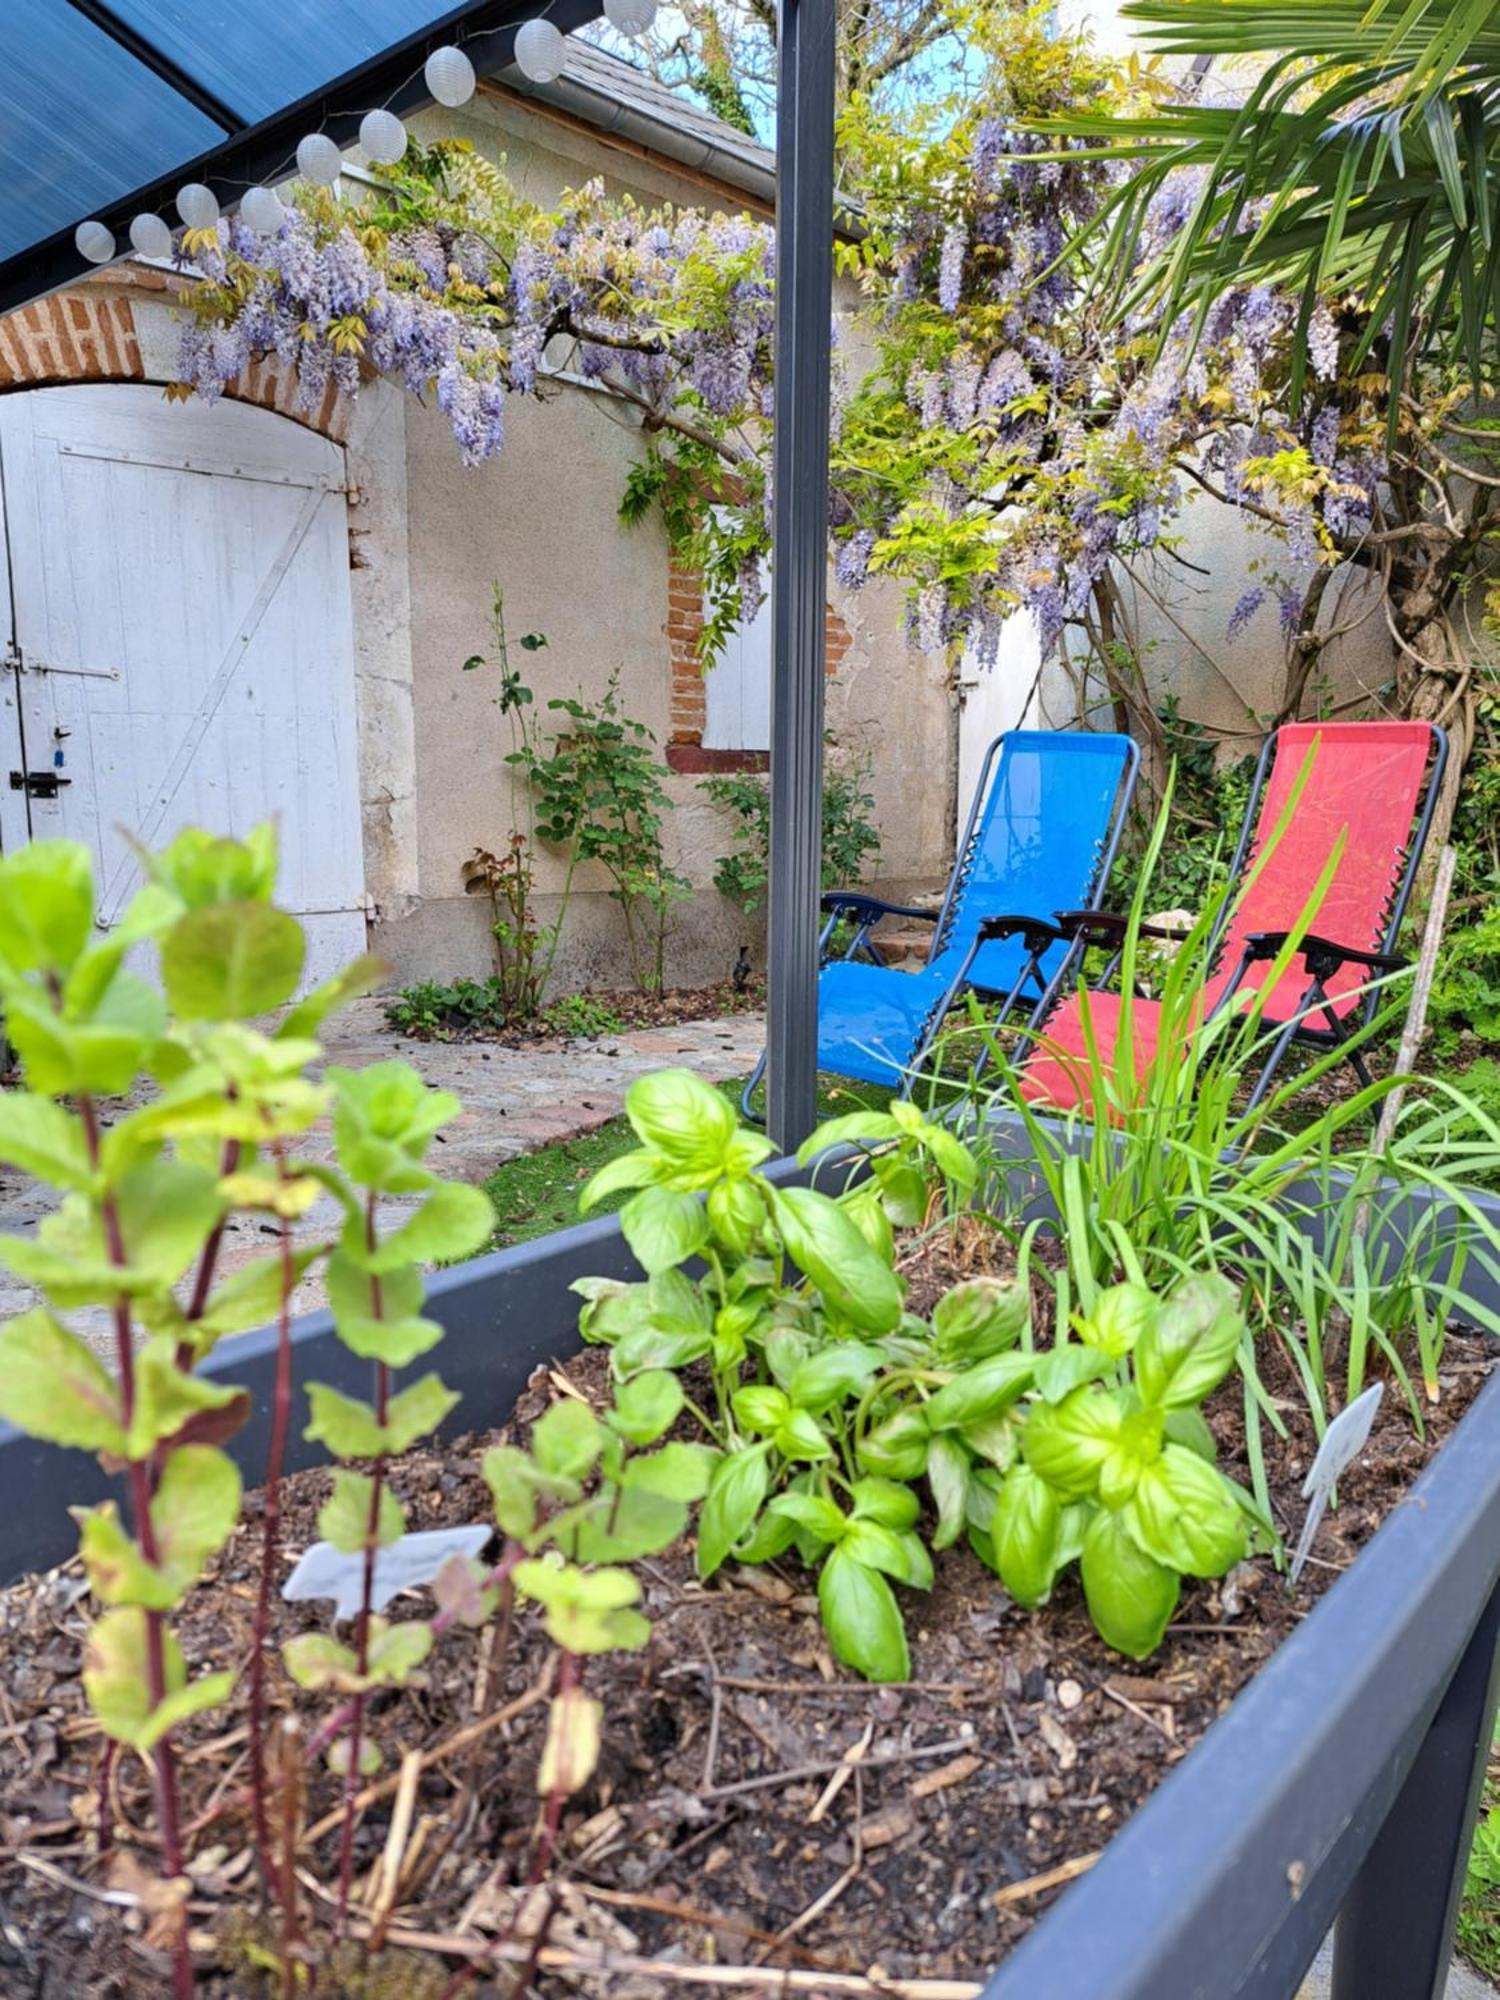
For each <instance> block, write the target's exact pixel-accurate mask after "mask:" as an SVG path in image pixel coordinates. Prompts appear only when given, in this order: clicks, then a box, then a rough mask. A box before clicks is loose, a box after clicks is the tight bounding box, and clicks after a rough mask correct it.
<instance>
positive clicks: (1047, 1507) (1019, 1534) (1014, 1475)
mask: <svg viewBox="0 0 1500 2000" xmlns="http://www.w3.org/2000/svg"><path fill="white" fill-rule="evenodd" d="M1061 1518H1062V1509H1061V1507H1060V1506H1059V1504H1058V1499H1057V1495H1056V1494H1055V1493H1054V1492H1053V1490H1052V1488H1051V1487H1050V1486H1049V1485H1048V1484H1047V1482H1046V1480H1045V1479H1042V1478H1041V1477H1039V1475H1038V1474H1037V1473H1035V1472H1033V1471H1032V1469H1031V1467H1030V1466H1029V1465H1018V1466H1016V1467H1014V1469H1013V1470H1012V1471H1011V1472H1009V1473H1008V1474H1007V1475H1006V1480H1005V1484H1004V1485H1003V1486H1002V1487H1001V1488H1000V1498H999V1500H998V1501H997V1502H996V1505H995V1518H994V1524H993V1528H992V1531H991V1533H992V1540H993V1544H994V1550H995V1567H996V1569H997V1570H998V1571H999V1572H1000V1580H1001V1582H1002V1583H1003V1584H1004V1585H1005V1588H1006V1589H1007V1590H1008V1591H1009V1592H1010V1594H1011V1596H1012V1597H1013V1598H1014V1599H1015V1600H1016V1602H1017V1604H1024V1605H1025V1607H1026V1609H1027V1610H1028V1611H1035V1609H1036V1608H1037V1606H1038V1605H1039V1604H1044V1603H1045V1602H1046V1600H1047V1596H1048V1593H1049V1592H1050V1591H1051V1589H1052V1583H1053V1579H1054V1578H1055V1577H1056V1575H1057V1541H1058V1531H1059V1526H1060V1523H1061Z"/></svg>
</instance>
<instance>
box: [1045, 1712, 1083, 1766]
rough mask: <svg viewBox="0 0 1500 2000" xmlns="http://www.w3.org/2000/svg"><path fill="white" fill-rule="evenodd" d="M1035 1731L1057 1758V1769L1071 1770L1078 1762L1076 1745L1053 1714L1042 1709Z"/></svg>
mask: <svg viewBox="0 0 1500 2000" xmlns="http://www.w3.org/2000/svg"><path fill="white" fill-rule="evenodd" d="M1036 1726H1037V1731H1038V1733H1039V1734H1040V1736H1041V1739H1042V1741H1043V1742H1044V1743H1045V1744H1046V1746H1047V1748H1048V1749H1049V1750H1050V1751H1051V1752H1052V1754H1053V1756H1054V1757H1055V1758H1056V1759H1057V1768H1058V1770H1059V1771H1071V1770H1072V1768H1073V1766H1074V1765H1075V1764H1076V1763H1077V1762H1078V1745H1077V1744H1076V1743H1075V1742H1074V1741H1073V1739H1072V1737H1071V1736H1070V1735H1069V1734H1068V1732H1067V1730H1066V1729H1064V1728H1063V1726H1062V1724H1061V1723H1060V1722H1059V1721H1058V1720H1057V1718H1056V1717H1055V1716H1052V1715H1049V1714H1048V1713H1047V1711H1046V1709H1043V1710H1042V1712H1041V1714H1040V1715H1039V1716H1038V1717H1037V1722H1036Z"/></svg>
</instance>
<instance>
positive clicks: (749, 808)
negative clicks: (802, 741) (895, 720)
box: [700, 737, 880, 916]
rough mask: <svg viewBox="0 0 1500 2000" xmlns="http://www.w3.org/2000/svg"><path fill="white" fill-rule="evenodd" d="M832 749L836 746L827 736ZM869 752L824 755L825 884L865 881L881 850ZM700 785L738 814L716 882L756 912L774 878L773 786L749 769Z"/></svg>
mask: <svg viewBox="0 0 1500 2000" xmlns="http://www.w3.org/2000/svg"><path fill="white" fill-rule="evenodd" d="M828 742H829V747H830V749H833V748H835V747H836V746H835V745H834V744H833V739H832V738H831V737H830V738H829V739H828ZM869 785H870V760H869V758H868V757H867V756H865V757H859V758H856V759H854V760H852V761H850V762H848V763H840V762H838V761H836V760H835V759H834V758H827V759H825V769H824V774H823V846H822V855H823V862H822V868H823V876H822V880H823V887H824V888H825V889H840V888H850V887H852V886H853V885H854V884H856V883H858V882H861V881H863V880H864V878H865V876H866V874H867V873H868V871H869V869H870V867H871V866H872V865H873V863H874V860H875V857H876V856H877V855H878V854H879V852H880V835H879V833H878V832H877V831H876V829H875V823H874V812H875V798H874V794H873V793H872V792H871V791H870V789H869ZM700 789H701V790H702V791H703V792H704V793H706V794H707V796H708V797H709V798H710V799H712V800H713V802H714V803H715V805H719V806H724V807H726V808H727V809H728V810H729V811H730V812H731V813H732V814H733V815H734V818H735V822H736V824H735V826H734V834H733V839H734V845H733V847H732V848H731V849H730V851H729V853H728V854H721V855H720V856H719V859H718V861H717V862H716V863H715V865H714V887H715V888H716V889H717V890H718V891H719V893H720V895H722V896H727V897H728V898H729V899H730V901H731V902H734V903H738V904H739V906H740V908H741V909H742V910H743V911H744V912H745V914H746V915H747V916H753V915H754V913H755V912H756V911H757V910H758V909H760V908H761V907H762V906H763V904H764V903H765V900H766V886H767V883H768V881H769V879H770V854H771V791H770V785H769V783H768V781H767V780H766V779H765V778H763V777H761V776H759V775H758V774H757V773H755V772H751V771H735V772H727V773H721V774H719V775H717V776H715V777H711V778H705V779H704V780H703V783H702V785H701V787H700Z"/></svg>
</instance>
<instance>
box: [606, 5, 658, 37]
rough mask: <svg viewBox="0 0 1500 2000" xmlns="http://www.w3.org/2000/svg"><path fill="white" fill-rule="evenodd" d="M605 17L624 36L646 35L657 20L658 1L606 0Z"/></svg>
mask: <svg viewBox="0 0 1500 2000" xmlns="http://www.w3.org/2000/svg"><path fill="white" fill-rule="evenodd" d="M604 17H605V19H606V20H607V21H608V22H609V25H610V26H611V27H612V28H616V29H618V30H619V32H620V33H621V34H622V35H644V34H646V33H647V32H648V31H649V29H650V28H651V26H652V23H653V22H654V21H655V19H656V0H604Z"/></svg>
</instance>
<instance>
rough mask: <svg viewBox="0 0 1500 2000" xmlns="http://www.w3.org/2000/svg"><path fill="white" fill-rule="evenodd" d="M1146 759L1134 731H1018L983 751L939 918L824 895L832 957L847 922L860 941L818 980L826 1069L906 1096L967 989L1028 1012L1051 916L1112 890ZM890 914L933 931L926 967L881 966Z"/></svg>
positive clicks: (1040, 978)
mask: <svg viewBox="0 0 1500 2000" xmlns="http://www.w3.org/2000/svg"><path fill="white" fill-rule="evenodd" d="M1139 764H1140V752H1139V751H1138V750H1137V748H1136V746H1135V744H1134V743H1133V742H1132V741H1131V739H1130V738H1129V737H1128V736H1121V735H1112V734H1099V735H1094V734H1091V733H1087V732H1083V731H1068V732H1064V731H1061V730H1050V729H1013V730H1011V731H1010V732H1009V733H1008V734H1006V735H1004V736H997V737H996V738H995V741H994V742H993V743H992V744H991V745H990V747H989V749H988V750H987V751H986V752H985V756H984V766H983V768H982V770H981V771H980V774H979V784H978V786H977V787H976V789H975V793H974V803H973V805H972V806H971V807H970V808H969V823H968V825H967V827H966V828H965V829H964V837H963V840H962V842H961V843H960V846H959V850H958V861H957V864H956V866H955V867H954V870H953V877H952V880H951V881H950V882H949V884H948V893H947V895H946V896H945V897H944V899H943V905H942V908H941V909H940V910H939V911H938V912H937V913H936V915H934V913H933V912H932V911H931V910H918V909H908V908H906V907H904V906H903V905H901V904H897V903H884V902H882V901H881V900H880V898H879V897H878V896H866V895H862V894H859V893H858V892H856V891H854V890H850V889H836V890H833V891H832V892H831V893H830V894H828V895H825V896H824V898H823V908H824V910H825V911H826V912H827V915H828V922H827V924H826V925H825V926H824V930H823V938H822V950H823V952H824V953H825V954H826V952H827V950H828V947H829V943H830V940H831V938H832V935H833V932H834V930H835V929H836V927H837V926H838V924H839V922H840V920H841V919H847V920H848V921H850V922H852V923H853V925H854V935H853V937H852V938H851V940H850V942H849V944H848V947H847V949H846V951H845V953H844V955H843V957H841V958H838V959H834V960H832V961H831V962H830V961H828V960H827V959H826V956H825V960H824V964H823V968H822V970H821V972H820V973H819V974H818V1067H819V1069H824V1070H830V1071H833V1072H834V1073H836V1074H837V1075H839V1076H849V1077H858V1078H860V1079H862V1080H863V1081H864V1082H866V1083H877V1084H883V1085H885V1086H886V1087H887V1088H892V1089H897V1090H900V1091H902V1092H903V1093H904V1092H906V1091H908V1090H909V1089H910V1088H911V1085H912V1083H913V1082H914V1081H915V1078H916V1075H917V1072H918V1071H919V1069H920V1067H921V1063H922V1058H923V1056H924V1055H925V1054H926V1052H927V1049H928V1046H929V1044H930V1043H931V1041H932V1039H933V1037H934V1035H936V1033H937V1032H938V1030H939V1028H940V1027H941V1026H942V1023H943V1017H944V1015H945V1014H946V1013H947V1011H948V1009H949V1008H950V1007H951V1006H952V1004H953V1002H954V1001H955V1000H956V999H957V997H958V995H959V994H960V993H961V992H962V991H963V990H964V988H965V987H972V988H973V989H974V991H975V992H977V993H980V994H982V995H984V996H985V997H987V998H991V999H998V1000H1000V1001H1001V1002H1002V1005H1001V1008H1000V1012H999V1015H998V1017H997V1021H1003V1020H1004V1019H1005V1018H1006V1016H1007V1015H1008V1014H1009V1013H1010V1012H1011V1010H1012V1009H1013V1008H1014V1007H1016V1006H1017V1005H1025V1006H1026V1008H1027V1011H1028V1013H1029V1012H1030V1011H1031V1009H1032V1008H1034V1006H1035V1005H1036V1003H1037V1001H1039V1000H1040V999H1041V997H1042V995H1043V994H1044V993H1045V992H1046V990H1047V987H1048V984H1049V982H1050V980H1051V978H1052V975H1053V974H1054V973H1055V972H1056V971H1057V969H1058V967H1059V966H1060V965H1061V963H1062V957H1063V951H1064V949H1065V947H1064V946H1062V945H1059V943H1058V942H1057V934H1056V932H1055V930H1054V929H1053V927H1052V918H1053V916H1054V914H1055V912H1056V911H1058V910H1060V909H1067V908H1069V907H1070V906H1071V905H1070V901H1069V899H1070V898H1071V897H1072V896H1073V895H1074V892H1075V891H1080V890H1083V889H1084V888H1085V887H1087V888H1089V889H1093V888H1095V887H1102V886H1103V884H1104V881H1105V879H1106V877H1107V876H1108V874H1109V870H1110V865H1111V863H1112V862H1113V860H1114V857H1115V849H1116V848H1117V847H1118V845H1119V841H1120V834H1121V832H1122V831H1123V828H1124V825H1125V815H1126V812H1127V810H1128V808H1129V805H1130V800H1131V796H1132V794H1133V793H1134V791H1135V780H1136V771H1137V768H1138V766H1139ZM884 917H913V918H917V919H919V920H921V921H923V922H925V923H930V924H933V925H934V932H933V940H932V945H931V948H930V950H929V951H928V955H927V963H926V964H925V965H924V966H922V967H921V968H920V970H918V971H916V972H900V971H897V970H896V969H895V968H894V967H892V966H888V965H884V964H882V963H881V961H880V959H879V958H878V957H877V955H876V952H875V948H874V946H873V944H872V943H871V942H870V932H871V930H872V929H873V927H874V926H875V925H876V924H878V923H879V922H880V921H881V919H882V918H884ZM1037 920H1040V923H1039V924H1038V921H1037ZM1028 989H1029V990H1028ZM764 1068H765V1057H764V1056H762V1057H761V1060H760V1062H759V1063H757V1064H756V1067H755V1074H754V1075H753V1076H752V1077H751V1079H750V1081H749V1083H748V1084H746V1086H745V1092H744V1097H743V1100H742V1102H743V1104H744V1109H745V1113H746V1115H747V1116H748V1117H754V1116H755V1115H756V1114H755V1113H754V1111H753V1110H752V1106H751V1099H752V1094H753V1092H754V1091H755V1089H756V1087H757V1086H758V1084H759V1082H760V1079H761V1074H762V1072H763V1070H764Z"/></svg>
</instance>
